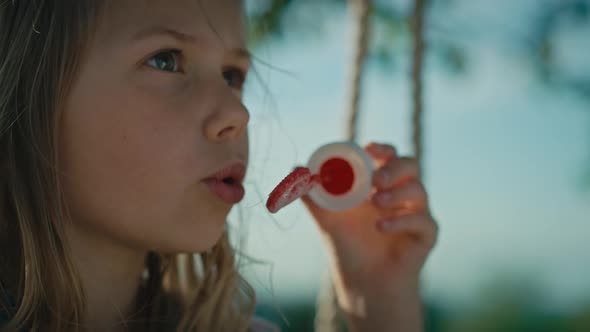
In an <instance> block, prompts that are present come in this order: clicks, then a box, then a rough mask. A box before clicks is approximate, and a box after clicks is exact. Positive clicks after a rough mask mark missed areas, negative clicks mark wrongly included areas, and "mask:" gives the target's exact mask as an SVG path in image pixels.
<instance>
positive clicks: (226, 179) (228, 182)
mask: <svg viewBox="0 0 590 332" xmlns="http://www.w3.org/2000/svg"><path fill="white" fill-rule="evenodd" d="M221 181H222V182H223V183H225V184H228V185H231V186H233V185H235V184H236V180H235V179H234V178H224V179H222V180H221Z"/></svg>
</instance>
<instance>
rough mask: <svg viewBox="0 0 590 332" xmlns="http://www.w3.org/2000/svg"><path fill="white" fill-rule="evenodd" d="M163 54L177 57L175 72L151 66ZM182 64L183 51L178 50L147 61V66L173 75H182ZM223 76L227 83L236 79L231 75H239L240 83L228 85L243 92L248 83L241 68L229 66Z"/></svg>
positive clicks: (157, 54) (163, 52)
mask: <svg viewBox="0 0 590 332" xmlns="http://www.w3.org/2000/svg"><path fill="white" fill-rule="evenodd" d="M162 54H174V55H175V57H174V59H175V60H176V63H175V65H174V66H173V69H172V70H173V71H170V70H166V69H163V68H162V67H161V66H159V65H155V66H151V65H150V64H149V63H150V61H151V60H152V59H155V58H156V57H157V56H160V55H162ZM181 62H182V51H181V50H178V49H164V50H160V51H158V52H157V53H155V54H154V55H152V56H150V57H149V58H148V59H147V60H146V61H145V64H146V65H147V66H150V67H152V68H153V69H155V70H159V71H167V72H171V73H178V72H180V73H182V70H181V68H180V67H181ZM221 74H222V76H223V79H225V80H226V81H228V80H231V79H232V78H234V77H231V76H229V75H232V74H237V79H238V82H237V83H235V86H233V85H232V83H231V82H228V85H229V86H231V87H232V88H234V89H237V90H242V88H243V86H244V83H245V81H246V73H245V72H244V70H243V69H241V68H239V67H237V66H229V67H225V68H223V70H222V73H221Z"/></svg>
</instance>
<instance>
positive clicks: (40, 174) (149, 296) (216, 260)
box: [0, 0, 255, 332]
mask: <svg viewBox="0 0 590 332" xmlns="http://www.w3.org/2000/svg"><path fill="white" fill-rule="evenodd" d="M103 2H104V1H100V0H94V1H92V0H84V1H83V0H62V1H44V0H26V1H25V0H17V1H14V0H12V1H2V0H0V316H1V315H2V314H3V313H4V314H6V315H8V317H10V321H9V322H8V323H6V324H5V325H4V326H3V327H2V328H0V332H6V331H15V330H18V329H20V328H23V327H24V328H27V329H29V330H30V331H48V332H62V331H84V330H85V328H84V327H83V321H84V317H83V314H84V312H85V298H84V291H83V288H82V287H81V282H80V280H79V276H78V273H77V271H76V270H75V268H74V265H73V264H72V260H71V258H70V256H69V255H68V247H67V243H66V242H65V236H64V230H63V225H62V224H61V223H60V221H62V220H66V217H67V209H65V208H64V206H65V204H64V200H63V193H62V190H61V188H60V183H59V167H58V166H59V165H58V163H57V161H58V158H57V155H58V151H57V147H58V145H57V144H56V142H57V141H58V138H57V136H58V134H59V117H60V112H61V110H62V109H63V105H64V102H65V99H66V96H67V95H68V92H69V91H70V89H71V87H72V84H73V81H74V79H75V77H76V74H77V72H78V69H79V67H80V64H81V60H82V59H83V57H84V52H85V49H86V47H87V44H88V42H89V40H90V38H91V37H92V34H93V33H94V32H93V27H94V26H96V23H97V20H98V19H99V15H100V11H101V9H102V6H103ZM235 257H236V253H235V251H234V249H233V248H232V247H231V245H230V241H229V238H228V235H227V233H226V234H224V236H223V237H222V239H221V240H220V241H219V243H217V244H216V245H215V246H214V247H213V248H212V249H211V250H209V251H208V252H206V253H201V254H190V253H189V254H177V255H174V254H159V253H156V252H150V253H149V254H148V255H147V257H146V264H145V273H144V274H145V277H144V279H143V282H142V285H141V288H140V291H139V292H138V293H137V296H136V309H137V315H136V316H135V317H129V318H128V319H127V322H128V326H129V329H130V330H132V331H134V330H138V331H170V330H176V331H245V330H247V329H248V325H249V321H250V317H251V316H252V314H253V311H254V303H255V298H254V292H253V290H252V288H251V287H250V286H249V285H248V283H247V282H246V281H245V280H243V279H242V277H241V276H240V274H239V273H238V271H237V267H236V259H235ZM6 294H11V295H13V297H14V299H15V302H16V306H14V307H13V306H12V305H11V304H10V301H9V300H8V299H7V297H6V296H3V295H6Z"/></svg>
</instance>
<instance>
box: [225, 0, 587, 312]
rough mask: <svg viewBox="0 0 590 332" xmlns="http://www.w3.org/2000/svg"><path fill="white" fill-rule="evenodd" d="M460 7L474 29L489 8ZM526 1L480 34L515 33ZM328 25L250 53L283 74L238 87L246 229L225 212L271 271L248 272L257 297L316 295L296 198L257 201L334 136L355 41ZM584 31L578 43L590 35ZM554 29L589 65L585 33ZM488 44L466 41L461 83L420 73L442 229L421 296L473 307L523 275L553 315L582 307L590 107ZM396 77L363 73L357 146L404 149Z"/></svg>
mask: <svg viewBox="0 0 590 332" xmlns="http://www.w3.org/2000/svg"><path fill="white" fill-rule="evenodd" d="M460 3H465V5H459V6H458V8H457V9H456V10H455V12H454V13H455V14H456V15H464V16H465V17H472V20H476V19H477V18H473V17H476V15H470V14H469V13H471V14H473V13H482V12H486V10H485V9H486V8H487V7H485V6H489V2H482V1H478V2H465V1H463V2H460ZM467 4H469V5H467ZM534 4H535V2H530V1H528V2H526V1H523V2H519V6H520V7H514V6H515V5H514V4H512V3H511V2H508V1H501V2H498V3H497V5H496V6H494V8H493V10H491V11H490V13H487V14H486V15H487V16H486V17H488V19H487V20H483V21H482V22H483V23H481V25H482V26H483V28H482V29H483V30H485V26H486V24H491V25H494V24H496V25H497V24H501V25H502V26H510V27H513V25H510V24H509V23H510V22H520V21H519V20H518V15H521V14H522V13H523V12H525V11H526V10H527V8H529V9H530V6H533V5H534ZM502 6H504V7H502ZM527 6H529V7H527ZM502 8H503V9H504V10H502ZM508 9H511V10H508ZM449 15H450V14H449ZM510 15H512V16H510ZM447 17H448V16H447ZM461 17H463V16H460V17H459V18H457V19H458V20H459V19H460V18H461ZM451 18H452V17H451ZM433 20H434V19H433ZM441 22H443V23H444V21H441ZM498 22H500V23H498ZM467 23H469V22H467ZM467 23H465V24H467ZM471 23H473V22H471ZM521 24H522V22H521ZM326 26H327V28H326V31H325V32H324V33H323V34H322V35H321V36H320V37H318V38H317V39H313V38H299V37H297V35H296V34H292V35H291V34H289V33H287V35H286V36H285V38H283V39H282V40H281V41H276V42H272V43H270V44H269V45H266V46H264V47H262V48H260V49H257V50H255V55H256V56H257V57H258V58H260V59H261V60H262V61H264V62H267V63H270V64H272V66H275V67H278V68H280V69H281V70H286V71H288V72H289V74H285V73H282V72H281V71H280V70H275V69H272V68H269V67H268V66H265V65H263V64H260V63H258V64H256V68H257V69H256V70H257V71H258V73H259V75H260V78H261V80H262V81H263V82H264V86H265V87H266V89H267V90H265V89H263V87H262V85H261V84H260V83H259V81H258V80H256V79H254V80H251V83H249V85H248V90H247V91H248V92H247V94H246V97H245V102H246V104H247V106H248V107H249V108H250V111H251V113H252V122H251V125H250V135H251V163H250V166H249V169H248V176H247V179H246V181H247V184H246V191H247V193H246V198H245V200H244V202H243V203H242V204H241V211H242V213H243V218H242V219H243V221H241V222H240V223H239V225H238V222H237V220H238V219H239V218H238V215H239V213H238V212H239V211H238V209H235V210H233V211H232V214H231V215H230V222H231V223H232V226H234V227H236V226H238V227H239V229H240V231H241V232H244V233H245V234H247V237H246V243H245V245H244V247H243V250H244V251H245V252H246V253H247V254H249V255H251V256H253V257H255V258H257V259H261V260H265V261H268V262H270V263H271V264H272V266H271V265H260V266H254V267H248V268H246V269H245V272H246V274H247V276H248V279H249V281H250V282H252V284H253V285H254V287H255V288H256V289H257V291H258V293H259V296H261V297H267V296H269V294H271V293H273V294H274V295H275V296H276V297H278V298H279V299H288V298H292V297H302V296H303V297H308V296H314V294H315V292H316V291H317V288H318V286H319V285H320V280H321V278H322V277H323V276H324V273H325V264H326V257H325V253H324V251H323V247H322V244H321V242H320V238H319V236H318V234H317V232H316V229H315V225H314V224H313V220H312V219H311V218H310V216H309V215H308V214H307V212H306V210H305V209H304V208H303V206H302V205H301V204H300V203H299V202H296V203H294V204H292V205H290V206H288V207H287V208H285V209H283V210H282V211H280V212H279V213H278V214H276V215H270V214H269V213H268V212H267V211H266V210H265V208H264V202H265V198H266V195H268V193H269V192H270V191H271V190H272V189H273V187H274V186H275V185H276V183H278V182H279V181H280V180H281V179H282V177H284V175H286V173H288V171H289V170H290V169H292V167H293V166H294V165H295V164H305V163H306V161H307V158H308V157H309V156H310V155H311V153H312V152H313V151H314V150H315V149H316V148H317V147H319V146H320V145H323V144H325V143H329V142H332V141H337V140H340V139H342V138H343V137H344V122H343V121H344V120H343V118H342V115H343V114H344V111H345V109H346V107H345V106H346V93H347V81H348V71H347V69H348V64H349V62H350V60H351V49H352V44H351V40H350V39H349V38H348V36H350V34H351V32H352V31H351V27H350V22H349V18H348V17H347V16H346V13H345V12H344V11H343V12H337V13H334V15H331V16H330V17H329V18H328V23H327V25H326ZM516 28H518V27H516ZM584 29H585V30H584ZM494 31H495V30H494ZM583 31H584V33H586V36H587V34H588V32H590V25H586V26H585V27H584V28H583ZM557 33H560V38H559V43H560V45H561V46H562V49H563V50H564V51H563V52H562V53H560V54H559V56H561V57H563V59H567V60H568V61H569V64H572V65H571V68H573V69H574V70H575V69H580V68H582V69H586V68H590V61H589V60H588V59H587V58H588V56H587V55H588V54H590V45H589V43H588V42H587V41H586V42H582V39H581V38H582V33H578V34H574V33H572V32H571V31H569V30H563V31H558V32H557ZM486 36H487V38H486V37H483V38H478V39H470V37H466V38H464V39H463V41H462V42H463V45H464V46H465V47H466V51H467V53H468V54H469V56H470V59H471V61H470V66H469V70H468V71H467V73H466V74H465V75H459V76H453V75H450V74H448V73H447V72H446V71H444V70H443V69H442V68H439V67H437V66H436V65H434V64H433V65H430V66H429V67H428V71H427V74H426V84H427V90H426V100H425V103H426V107H427V112H428V113H427V115H426V118H425V126H426V128H425V129H426V137H425V145H426V151H425V153H426V160H425V167H426V185H427V188H428V190H429V193H430V199H431V201H432V207H433V211H434V214H435V216H436V217H437V219H438V221H439V223H440V225H441V233H440V240H439V243H438V244H437V246H436V248H435V250H434V251H433V253H432V255H431V257H430V258H429V260H428V263H427V266H426V268H425V270H424V285H425V295H426V296H427V297H428V298H430V299H433V300H436V301H444V302H446V303H450V304H456V305H469V304H470V303H474V302H477V301H479V300H480V299H478V297H477V292H476V291H477V290H478V289H480V288H481V286H483V285H486V284H487V283H489V282H490V281H491V280H493V279H494V278H496V277H498V276H502V275H508V276H515V277H516V276H522V277H523V278H530V281H531V283H533V284H536V285H538V286H539V287H540V289H541V290H542V291H543V295H544V296H547V297H548V298H549V299H550V300H551V301H550V302H551V303H552V304H554V305H556V306H558V307H568V306H576V305H578V304H580V303H582V302H588V301H589V300H590V284H589V283H588V281H587V279H588V278H587V276H589V275H590V264H588V263H587V253H588V252H590V244H589V242H588V235H590V224H589V222H590V217H589V216H590V193H587V192H583V191H582V190H581V189H580V186H579V182H580V179H581V178H582V173H583V171H584V167H585V166H586V168H590V104H589V103H584V102H583V101H582V100H579V99H577V98H576V97H575V96H573V95H570V94H565V93H559V92H556V91H554V90H551V89H549V88H547V87H545V86H543V85H541V84H540V83H539V82H537V81H536V80H535V79H534V77H533V75H532V74H531V72H530V68H529V66H527V65H526V58H524V57H522V56H521V55H520V54H519V53H518V51H517V50H516V51H515V50H511V49H509V48H506V47H502V46H500V44H499V43H498V42H497V40H498V39H499V38H497V35H496V34H494V35H492V34H490V35H486ZM580 54H585V56H580ZM430 63H434V62H430ZM406 76H407V75H405V72H404V70H401V71H396V72H384V69H383V68H382V67H379V66H377V65H374V64H370V65H369V68H368V73H367V77H366V80H365V87H364V95H363V100H362V108H363V112H364V114H363V116H362V118H361V136H360V142H361V143H363V144H364V143H367V142H369V141H370V140H375V141H385V142H389V143H391V144H394V145H395V146H396V147H397V148H398V149H399V150H400V151H401V152H402V153H404V154H407V153H410V152H411V148H410V144H409V137H410V126H409V124H410V118H409V116H410V113H409V111H410V99H409V96H410V91H409V90H408V89H409V84H408V81H407V77H406ZM252 78H253V76H251V79H252ZM271 288H272V289H271Z"/></svg>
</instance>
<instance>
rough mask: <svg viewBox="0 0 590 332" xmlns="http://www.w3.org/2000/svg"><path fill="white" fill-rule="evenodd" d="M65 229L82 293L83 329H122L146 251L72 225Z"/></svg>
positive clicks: (137, 286) (136, 286)
mask: <svg viewBox="0 0 590 332" xmlns="http://www.w3.org/2000/svg"><path fill="white" fill-rule="evenodd" d="M67 233H68V240H69V243H70V246H71V250H72V255H73V261H74V264H75V265H76V268H77V270H78V272H79V273H80V278H81V281H82V287H83V288H84V293H85V296H86V316H85V321H84V325H86V326H87V331H125V330H126V329H125V323H124V322H125V321H126V320H127V319H128V318H129V317H130V316H131V315H133V314H134V309H135V308H134V304H135V301H134V300H135V296H136V294H137V292H138V290H139V287H140V283H141V274H142V272H143V269H144V265H145V257H146V254H147V253H146V252H142V251H138V250H133V249H131V248H127V247H124V246H121V245H118V244H117V243H115V242H114V241H109V240H106V239H105V238H101V237H98V236H97V235H96V233H91V232H85V231H84V230H83V229H80V228H77V227H75V226H72V227H71V228H70V229H68V230H67Z"/></svg>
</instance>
